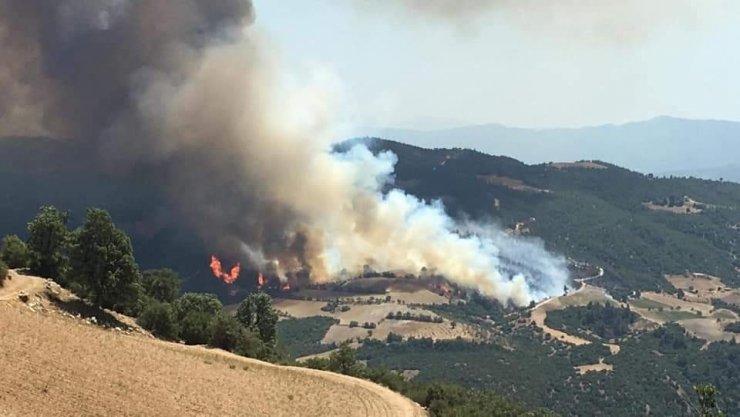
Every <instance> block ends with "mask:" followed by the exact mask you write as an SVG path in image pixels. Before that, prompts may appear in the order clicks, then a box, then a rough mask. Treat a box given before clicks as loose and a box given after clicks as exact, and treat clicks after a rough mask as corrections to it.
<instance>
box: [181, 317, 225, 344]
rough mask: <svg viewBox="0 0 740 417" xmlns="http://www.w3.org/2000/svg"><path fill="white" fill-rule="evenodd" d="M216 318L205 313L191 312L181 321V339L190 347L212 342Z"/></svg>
mask: <svg viewBox="0 0 740 417" xmlns="http://www.w3.org/2000/svg"><path fill="white" fill-rule="evenodd" d="M175 314H176V313H175ZM214 318H215V316H214V315H213V314H209V313H207V312H203V311H191V312H189V313H187V314H186V315H185V317H183V319H182V320H180V321H179V327H180V339H182V340H183V341H184V342H185V343H187V344H188V345H204V344H206V343H208V342H209V341H210V340H211V333H212V328H211V325H212V324H213V323H214V321H215V320H214Z"/></svg>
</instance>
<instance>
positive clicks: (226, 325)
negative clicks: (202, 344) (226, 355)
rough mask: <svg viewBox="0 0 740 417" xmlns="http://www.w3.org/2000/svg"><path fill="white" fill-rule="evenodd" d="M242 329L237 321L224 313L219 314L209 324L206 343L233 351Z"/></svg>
mask: <svg viewBox="0 0 740 417" xmlns="http://www.w3.org/2000/svg"><path fill="white" fill-rule="evenodd" d="M243 331H244V329H243V327H242V325H241V324H240V323H239V321H238V320H237V319H235V318H233V317H230V316H227V315H225V314H219V315H218V316H217V317H216V318H215V319H214V320H213V324H212V326H211V334H210V337H209V341H208V344H209V345H210V346H212V347H216V348H220V349H223V350H228V351H230V352H231V351H234V350H235V349H236V346H237V344H238V343H239V339H241V337H242V332H243Z"/></svg>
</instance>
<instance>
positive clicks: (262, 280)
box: [257, 272, 265, 288]
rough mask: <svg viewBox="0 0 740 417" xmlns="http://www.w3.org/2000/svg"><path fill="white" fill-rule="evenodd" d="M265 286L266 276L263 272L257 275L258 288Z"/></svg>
mask: <svg viewBox="0 0 740 417" xmlns="http://www.w3.org/2000/svg"><path fill="white" fill-rule="evenodd" d="M264 286H265V277H263V276H262V272H260V273H259V275H257V288H262V287H264Z"/></svg>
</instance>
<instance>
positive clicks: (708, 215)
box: [0, 138, 740, 295]
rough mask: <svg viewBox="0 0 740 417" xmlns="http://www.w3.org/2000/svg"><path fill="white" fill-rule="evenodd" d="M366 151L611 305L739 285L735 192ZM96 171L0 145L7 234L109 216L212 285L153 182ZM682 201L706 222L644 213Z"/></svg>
mask: <svg viewBox="0 0 740 417" xmlns="http://www.w3.org/2000/svg"><path fill="white" fill-rule="evenodd" d="M351 143H352V142H347V143H345V144H343V145H341V146H339V147H338V150H340V151H341V150H342V149H346V147H347V146H350V144H351ZM368 143H369V144H370V146H371V148H372V149H373V150H375V151H380V150H390V151H392V152H394V153H395V154H396V155H397V156H398V159H399V161H398V164H397V167H396V172H395V184H394V186H396V187H400V188H402V189H404V190H406V191H408V192H410V193H412V194H415V195H417V196H419V197H422V198H425V199H429V200H431V199H440V200H441V201H443V202H444V204H445V206H446V208H447V210H448V211H449V212H450V213H452V214H453V215H455V216H458V217H463V216H469V217H470V218H472V219H476V220H482V221H491V222H495V223H498V224H500V225H501V226H502V227H511V228H514V226H515V225H516V224H517V223H521V225H520V226H521V227H522V228H523V229H525V231H527V232H528V233H530V234H531V235H535V236H539V237H541V238H542V239H544V241H545V243H546V245H547V246H548V247H549V248H551V249H552V250H554V251H556V252H559V253H562V254H564V255H566V256H569V257H572V258H574V259H577V260H581V261H588V262H591V263H593V264H597V265H602V266H604V267H605V269H606V276H605V277H604V279H603V282H601V283H600V285H603V286H606V287H608V288H610V289H611V290H612V291H613V292H614V293H615V294H616V295H619V294H624V293H627V292H630V291H632V290H636V289H637V290H639V289H656V288H663V289H666V290H670V288H669V287H668V286H667V285H666V283H665V281H664V280H663V279H662V276H663V274H664V273H683V272H685V271H686V270H690V271H700V272H705V273H709V274H713V275H718V276H720V277H722V278H723V279H724V280H725V281H726V282H728V283H739V282H740V278H739V276H740V274H739V273H738V270H737V269H736V268H737V267H740V261H738V258H737V240H738V235H739V234H740V230H739V229H738V225H740V210H738V207H740V185H738V184H735V183H730V182H718V181H705V180H699V179H684V178H655V177H651V176H645V175H642V174H639V173H636V172H631V171H628V170H625V169H622V168H619V167H616V166H613V165H609V164H606V163H599V164H598V165H597V166H598V168H594V167H592V168H587V167H581V166H578V165H575V166H560V165H558V166H554V165H526V164H523V163H521V162H519V161H516V160H514V159H511V158H506V157H495V156H490V155H486V154H483V153H480V152H475V151H470V150H461V149H453V150H444V149H436V150H429V149H422V148H417V147H413V146H408V145H404V144H400V143H397V142H390V141H383V140H371V141H368ZM94 159H95V158H94V157H93V156H91V155H86V154H83V153H82V152H81V151H79V150H78V149H76V148H74V147H72V146H70V145H68V144H67V143H65V142H62V141H54V140H47V139H28V138H24V139H7V138H6V139H3V140H2V141H0V197H2V198H0V214H1V216H0V230H2V231H3V232H4V233H18V234H21V235H23V233H24V231H25V222H26V220H27V213H30V212H35V210H37V209H38V207H39V206H41V205H43V204H53V205H55V206H57V207H60V208H62V209H66V210H70V211H71V223H72V224H75V223H76V222H78V221H79V219H81V217H82V215H83V214H84V208H85V207H90V206H98V207H103V208H105V209H107V210H109V211H110V212H111V214H113V215H114V216H115V217H116V218H117V219H119V222H120V224H121V226H122V227H123V229H124V230H126V231H127V232H128V233H129V234H130V235H131V236H132V239H133V241H134V244H135V247H136V248H137V250H138V252H139V253H137V256H138V259H140V262H141V264H142V265H143V266H145V267H159V266H174V267H175V268H177V269H178V271H179V272H180V273H181V274H182V275H183V276H184V277H185V287H186V288H187V289H203V286H208V285H214V284H216V283H215V282H213V280H208V279H205V277H207V276H208V270H207V260H208V256H209V255H210V254H209V253H208V252H207V251H208V248H207V245H205V244H204V243H203V242H202V241H201V240H200V239H199V237H198V236H197V234H196V233H195V232H194V230H193V229H192V228H191V227H190V225H188V224H187V223H186V222H185V221H184V220H183V219H181V218H180V217H178V211H177V210H176V209H174V208H173V207H171V206H170V203H169V200H168V198H167V195H166V194H165V193H164V191H163V189H162V188H160V187H159V186H158V183H157V180H158V179H157V178H150V177H148V176H147V173H146V172H136V173H120V172H110V171H105V172H103V171H101V170H99V169H98V168H97V167H96V166H95V165H93V163H92V162H91V161H93V160H94ZM584 166H588V165H584ZM602 167H603V168H602ZM196 168H197V167H194V169H196ZM684 196H687V197H689V198H690V199H692V201H695V202H697V204H700V206H699V207H701V210H702V211H701V212H698V213H694V214H685V213H684V214H677V213H674V212H671V211H668V210H656V209H655V207H652V209H651V208H647V207H645V205H644V204H643V203H646V202H651V201H652V202H656V203H659V204H666V203H668V204H669V205H670V204H672V203H675V202H677V201H679V200H682V199H683V197H684ZM656 207H657V206H656ZM666 208H669V207H668V206H666ZM678 211H681V210H680V209H679V210H678ZM207 289H215V288H207Z"/></svg>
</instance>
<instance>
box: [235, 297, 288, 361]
mask: <svg viewBox="0 0 740 417" xmlns="http://www.w3.org/2000/svg"><path fill="white" fill-rule="evenodd" d="M236 318H237V319H238V320H239V322H241V324H242V325H243V326H244V327H246V328H247V329H249V330H251V331H253V332H254V333H256V334H258V335H259V337H260V339H261V340H262V342H263V343H264V344H265V345H266V346H270V347H274V346H275V332H276V330H275V327H276V326H277V322H278V314H277V311H275V309H274V308H273V307H272V298H271V297H270V296H269V295H267V294H265V293H263V292H259V293H254V294H250V295H249V296H248V297H247V298H246V299H245V300H244V301H243V302H242V303H241V304H240V305H239V308H238V309H237V311H236Z"/></svg>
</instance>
